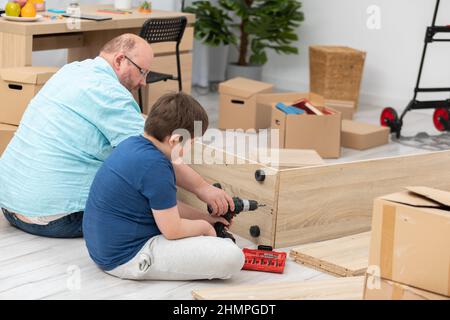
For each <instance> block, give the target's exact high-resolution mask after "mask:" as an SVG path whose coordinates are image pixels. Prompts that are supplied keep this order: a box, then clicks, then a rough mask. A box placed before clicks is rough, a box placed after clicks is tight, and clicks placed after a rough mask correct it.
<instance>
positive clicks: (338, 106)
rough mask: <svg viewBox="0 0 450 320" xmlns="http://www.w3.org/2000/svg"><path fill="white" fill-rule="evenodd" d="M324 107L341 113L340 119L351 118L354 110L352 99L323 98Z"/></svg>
mask: <svg viewBox="0 0 450 320" xmlns="http://www.w3.org/2000/svg"><path fill="white" fill-rule="evenodd" d="M325 107H328V108H332V109H334V110H337V111H339V112H340V113H342V119H345V120H352V119H353V115H354V113H355V112H356V107H355V102H354V101H344V100H325Z"/></svg>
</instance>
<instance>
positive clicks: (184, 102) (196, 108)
mask: <svg viewBox="0 0 450 320" xmlns="http://www.w3.org/2000/svg"><path fill="white" fill-rule="evenodd" d="M194 121H201V122H202V135H203V134H204V133H205V131H206V129H207V128H208V125H209V121H208V115H207V114H206V111H205V109H203V107H202V106H201V105H200V103H198V101H197V100H195V99H194V98H193V97H192V96H190V95H188V94H185V93H183V92H178V93H167V94H165V95H163V96H162V97H160V98H159V99H158V100H157V101H156V102H155V104H154V105H153V107H152V109H151V110H150V112H149V114H148V117H147V120H146V121H145V127H144V131H145V133H147V134H148V135H151V136H153V137H155V138H156V139H158V140H159V141H161V142H162V141H163V140H164V138H165V137H167V136H170V135H172V133H173V132H174V131H175V130H176V129H186V130H187V131H188V132H189V133H190V135H191V138H194Z"/></svg>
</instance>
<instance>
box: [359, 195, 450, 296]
mask: <svg viewBox="0 0 450 320" xmlns="http://www.w3.org/2000/svg"><path fill="white" fill-rule="evenodd" d="M407 189H408V191H405V192H400V193H394V194H390V195H386V196H383V197H380V198H377V199H375V201H374V208H373V217H372V237H371V245H370V254H369V268H368V275H367V276H366V285H365V290H364V291H365V298H366V299H393V298H394V299H407V298H413V296H414V298H420V299H437V298H439V299H447V298H449V297H450V272H449V271H450V210H449V208H450V192H446V191H441V190H436V189H432V188H428V187H408V188H407ZM436 295H437V296H436Z"/></svg>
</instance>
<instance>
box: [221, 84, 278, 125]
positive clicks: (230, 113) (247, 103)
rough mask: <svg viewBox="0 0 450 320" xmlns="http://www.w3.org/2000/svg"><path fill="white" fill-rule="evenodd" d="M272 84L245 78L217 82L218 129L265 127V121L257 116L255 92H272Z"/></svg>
mask: <svg viewBox="0 0 450 320" xmlns="http://www.w3.org/2000/svg"><path fill="white" fill-rule="evenodd" d="M272 88H273V85H272V84H269V83H265V82H260V81H255V80H250V79H246V78H239V77H238V78H234V79H231V80H227V81H225V82H222V83H220V84H219V93H220V97H219V128H220V129H244V130H247V129H265V128H267V127H268V126H267V121H264V120H263V119H264V116H263V118H259V117H258V109H257V107H256V94H258V93H264V92H266V93H267V92H272Z"/></svg>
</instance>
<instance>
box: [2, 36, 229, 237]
mask: <svg viewBox="0 0 450 320" xmlns="http://www.w3.org/2000/svg"><path fill="white" fill-rule="evenodd" d="M152 60H153V51H152V49H151V47H150V45H149V44H148V43H147V42H146V41H145V40H144V39H142V38H140V37H138V36H136V35H133V34H124V35H121V36H119V37H117V38H114V39H112V40H111V41H109V42H108V43H107V44H105V46H104V47H103V48H102V50H101V52H100V55H99V56H98V57H96V58H95V59H87V60H84V61H81V62H78V61H77V62H73V63H70V64H67V65H65V66H64V67H62V68H61V69H60V70H59V71H58V72H57V73H56V74H55V75H54V76H53V77H52V78H51V79H50V80H49V81H48V82H47V83H46V85H45V86H44V87H43V88H42V89H41V90H40V91H39V93H38V94H37V95H36V96H35V97H34V98H33V99H32V100H31V102H30V104H29V105H28V108H27V110H26V111H25V113H24V115H23V118H22V121H21V123H20V125H19V128H18V130H17V132H16V134H15V136H14V138H13V139H12V140H11V142H10V144H9V145H8V147H7V149H6V150H5V152H4V153H3V156H2V158H1V159H0V205H1V207H2V211H3V213H4V215H5V217H6V219H7V220H8V221H9V222H10V223H11V224H12V225H13V226H15V227H17V228H19V229H21V230H23V231H25V232H28V233H31V234H35V235H41V236H47V237H56V238H73V237H81V236H82V218H83V211H84V208H85V204H86V199H87V197H88V194H89V189H90V186H91V183H92V180H93V178H94V176H95V174H96V172H97V170H98V168H100V166H101V164H102V163H103V161H104V160H105V159H106V158H107V156H108V155H109V154H110V153H111V152H112V150H113V148H114V147H116V146H117V145H118V144H119V143H120V142H121V141H123V140H125V139H126V138H128V137H130V136H135V135H139V134H142V133H143V128H144V119H143V117H142V115H141V114H140V111H139V106H138V105H137V103H136V101H135V100H134V98H133V95H132V93H131V92H132V91H134V90H136V89H138V88H139V87H140V86H143V85H145V79H146V76H147V73H148V70H149V69H150V65H151V62H152ZM174 170H175V174H176V179H177V185H178V186H180V187H183V188H185V189H186V190H188V191H191V192H193V193H194V194H196V195H197V197H198V198H199V199H200V200H202V201H204V202H206V203H208V204H210V205H212V206H213V208H214V213H216V214H219V215H221V214H224V213H225V212H226V211H227V207H228V206H227V203H229V204H230V206H231V207H232V199H231V198H230V197H229V196H228V195H227V194H226V193H224V192H223V191H221V190H220V189H217V188H214V187H212V186H210V185H208V184H207V183H206V182H205V181H204V180H203V179H201V180H199V179H198V175H197V174H196V173H195V172H194V171H193V170H192V169H190V168H189V167H188V166H186V165H183V164H181V165H177V166H174ZM198 181H201V183H199V182H198Z"/></svg>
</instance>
